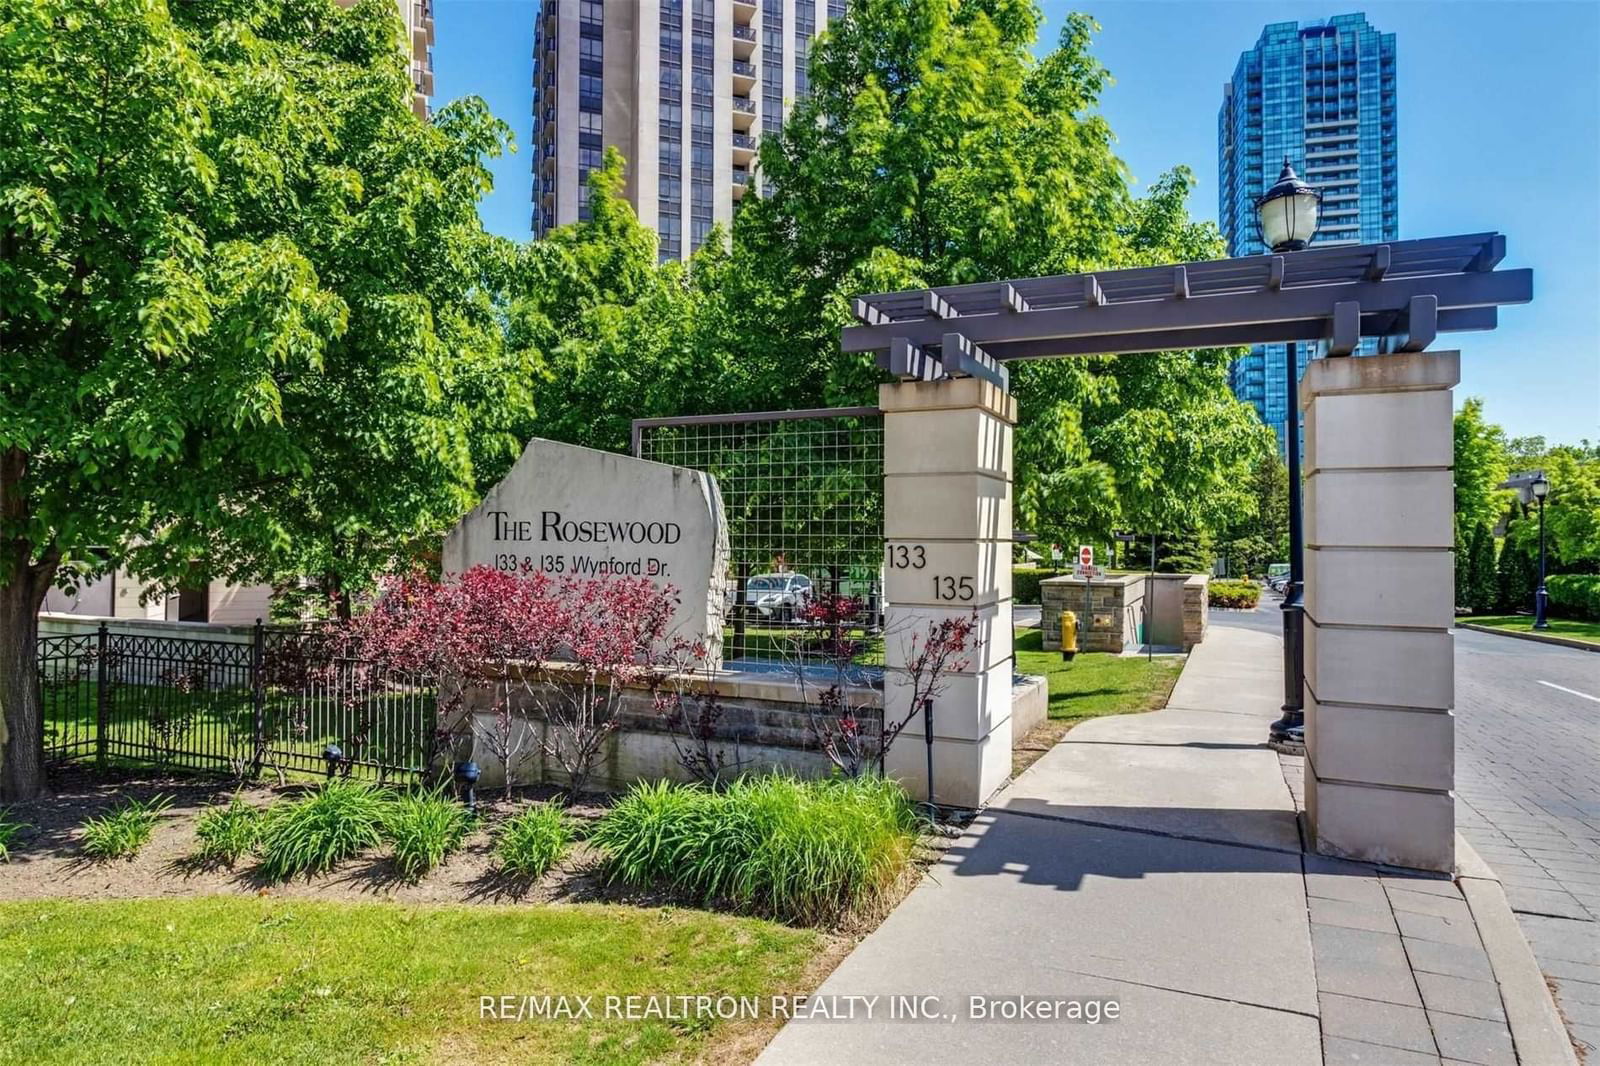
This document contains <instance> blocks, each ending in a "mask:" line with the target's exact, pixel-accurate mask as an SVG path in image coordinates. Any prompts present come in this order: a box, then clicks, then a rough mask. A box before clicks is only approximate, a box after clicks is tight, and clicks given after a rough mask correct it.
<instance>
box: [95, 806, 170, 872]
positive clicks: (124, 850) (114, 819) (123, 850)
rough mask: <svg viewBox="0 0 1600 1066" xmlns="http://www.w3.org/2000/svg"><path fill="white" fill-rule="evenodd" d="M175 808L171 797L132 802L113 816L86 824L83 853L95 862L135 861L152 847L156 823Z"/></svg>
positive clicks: (117, 810) (109, 815) (120, 808)
mask: <svg viewBox="0 0 1600 1066" xmlns="http://www.w3.org/2000/svg"><path fill="white" fill-rule="evenodd" d="M170 806H172V798H171V797H170V796H152V797H151V798H150V799H147V800H137V799H130V800H125V801H123V803H122V805H121V806H119V807H117V808H116V809H115V810H113V811H112V812H111V813H110V814H107V815H104V816H103V817H100V818H90V819H89V820H88V821H86V822H84V823H83V853H84V854H85V855H87V856H89V857H90V858H91V859H98V860H100V861H101V862H106V861H109V860H111V859H131V858H133V857H134V856H135V855H137V854H139V849H140V848H142V847H144V846H145V845H146V844H148V843H150V834H151V833H153V832H154V831H155V828H156V819H157V818H158V817H160V815H161V812H162V811H164V810H166V809H167V808H168V807H170Z"/></svg>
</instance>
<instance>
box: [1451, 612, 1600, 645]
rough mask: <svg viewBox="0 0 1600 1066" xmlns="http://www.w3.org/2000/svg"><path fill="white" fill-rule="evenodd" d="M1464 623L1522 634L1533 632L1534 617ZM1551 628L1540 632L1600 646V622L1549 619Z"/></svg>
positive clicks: (1487, 617)
mask: <svg viewBox="0 0 1600 1066" xmlns="http://www.w3.org/2000/svg"><path fill="white" fill-rule="evenodd" d="M1459 621H1462V622H1471V623H1472V624H1473V625H1475V626H1488V627H1489V628H1490V629H1510V630H1516V631H1518V632H1522V633H1532V632H1533V616H1532V615H1531V614H1497V615H1485V616H1482V617H1478V618H1462V619H1459ZM1549 622H1550V628H1549V629H1543V630H1540V632H1542V633H1548V634H1549V635H1550V636H1552V637H1568V638H1570V639H1572V640H1587V641H1590V642H1592V643H1595V644H1600V622H1576V621H1573V620H1572V619H1570V618H1551V619H1549Z"/></svg>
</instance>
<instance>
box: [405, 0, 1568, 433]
mask: <svg viewBox="0 0 1600 1066" xmlns="http://www.w3.org/2000/svg"><path fill="white" fill-rule="evenodd" d="M609 2H625V0H609ZM1042 7H1043V8H1044V11H1045V18H1046V23H1045V27H1044V30H1043V32H1042V34H1041V38H1040V48H1041V49H1046V48H1049V47H1052V46H1053V45H1054V43H1055V38H1056V34H1057V32H1058V30H1059V28H1060V24H1061V16H1062V15H1063V14H1064V13H1065V12H1067V11H1070V10H1085V11H1088V12H1090V13H1091V14H1092V15H1093V16H1094V17H1095V18H1096V20H1098V21H1099V23H1100V24H1101V26H1102V27H1103V29H1102V32H1101V33H1100V34H1099V35H1098V36H1097V38H1096V42H1095V52H1096V54H1097V55H1098V56H1099V57H1100V59H1101V61H1102V62H1103V63H1104V64H1105V65H1106V66H1107V67H1108V68H1109V69H1110V71H1111V74H1112V76H1113V78H1114V79H1115V81H1116V84H1114V85H1113V86H1112V87H1111V88H1110V89H1109V90H1107V92H1106V94H1105V98H1104V100H1103V102H1102V110H1103V111H1104V112H1105V115H1106V117H1107V119H1109V121H1110V123H1111V127H1112V129H1113V130H1115V131H1116V133H1117V136H1118V145H1117V150H1118V152H1119V154H1120V155H1121V156H1122V158H1123V159H1124V160H1125V161H1126V162H1127V163H1128V166H1129V168H1130V170H1131V171H1132V173H1133V175H1134V177H1135V178H1136V179H1137V180H1138V181H1139V182H1140V185H1141V186H1142V185H1143V184H1144V183H1148V182H1150V181H1154V180H1155V179H1156V178H1157V177H1159V176H1160V174H1161V173H1162V172H1163V171H1164V170H1166V169H1168V168H1169V167H1172V166H1174V165H1176V164H1179V163H1183V164H1186V165H1188V166H1189V167H1190V168H1191V169H1192V170H1193V171H1194V172H1195V176H1196V178H1197V179H1198V184H1197V186H1196V188H1195V192H1194V197H1193V199H1192V201H1191V212H1192V213H1193V214H1194V216H1195V217H1196V218H1201V219H1212V220H1214V219H1215V218H1216V165H1217V163H1216V115H1217V104H1218V102H1219V100H1220V97H1221V92H1222V83H1223V82H1224V81H1225V80H1226V79H1227V78H1228V77H1229V76H1230V75H1231V74H1232V73H1233V66H1234V63H1235V62H1236V61H1237V60H1238V56H1239V53H1240V52H1241V51H1243V50H1244V49H1246V48H1249V47H1250V46H1251V45H1253V44H1254V43H1255V41H1256V38H1257V37H1258V36H1259V35H1260V32H1261V27H1262V26H1263V25H1265V24H1266V23H1268V22H1278V21H1289V20H1299V21H1307V20H1310V19H1315V18H1323V17H1326V16H1329V15H1334V14H1339V13H1342V12H1346V11H1351V10H1360V11H1364V12H1365V13H1366V15H1367V18H1368V21H1370V22H1371V23H1372V24H1373V25H1374V26H1376V27H1377V28H1378V29H1379V30H1380V31H1382V32H1385V33H1394V34H1396V35H1397V38H1398V40H1397V47H1398V51H1399V92H1400V104H1399V112H1400V236H1401V238H1402V239H1406V238H1413V237H1430V236H1443V235H1449V234H1455V233H1471V232H1477V231H1480V230H1499V231H1501V232H1503V233H1505V234H1506V235H1507V245H1508V250H1507V256H1506V261H1505V263H1504V264H1503V266H1507V267H1532V268H1533V270H1534V302H1533V303H1531V304H1528V305H1525V306H1521V307H1508V308H1503V309H1502V310H1501V312H1500V328H1499V329H1498V330H1497V331H1495V332H1494V333H1465V334H1452V335H1447V336H1446V337H1445V338H1444V339H1443V340H1442V341H1441V343H1440V344H1438V345H1435V347H1442V346H1444V345H1446V344H1453V345H1459V347H1460V348H1461V352H1462V381H1461V386H1460V387H1459V388H1458V390H1457V395H1458V397H1462V396H1483V397H1484V398H1485V399H1486V401H1487V406H1488V411H1487V413H1488V416H1489V417H1490V418H1491V419H1493V420H1494V421H1497V422H1499V423H1501V424H1502V425H1504V426H1505V427H1506V429H1507V431H1508V432H1510V433H1511V434H1512V435H1514V436H1516V435H1525V434H1534V433H1539V434H1543V435H1545V436H1546V437H1548V438H1549V439H1550V440H1551V441H1552V442H1556V441H1576V440H1578V439H1579V438H1583V437H1587V438H1589V439H1591V440H1594V439H1600V65H1597V63H1596V60H1595V57H1596V55H1597V54H1600V4H1596V3H1593V2H1592V0H1573V2H1547V0H1517V2H1514V3H1513V2H1494V3H1476V2H1469V0H1445V2H1425V0H1406V2H1398V3H1368V4H1364V5H1359V6H1353V7H1347V6H1325V5H1317V4H1307V3H1257V2H1253V0H1231V2H1207V0H1100V2H1094V0H1075V2H1061V0H1045V2H1044V3H1043V4H1042ZM436 8H437V12H438V14H437V21H438V42H437V44H436V45H435V48H434V63H435V68H436V83H437V87H438V90H439V99H440V100H450V99H453V98H455V97H457V96H463V95H467V94H470V93H476V94H478V95H480V96H482V97H484V99H486V100H487V101H488V102H489V106H490V108H491V109H492V110H493V111H494V113H495V114H496V115H498V116H499V117H500V118H502V119H503V120H505V121H506V122H507V123H509V124H510V125H511V126H512V128H513V129H514V130H515V131H516V138H517V143H518V145H520V146H526V145H527V144H528V142H529V136H530V133H531V119H530V114H529V109H530V106H531V97H532V93H531V88H530V82H531V53H532V50H533V13H534V11H535V9H536V4H534V3H533V0H436ZM528 166H529V158H528V155H527V154H526V152H525V151H523V152H519V153H518V154H517V155H514V156H510V157H508V158H506V159H502V160H500V161H499V164H498V165H497V166H496V168H495V172H496V189H495V192H494V194H493V196H491V197H490V198H489V200H488V201H486V203H485V204H484V207H483V216H484V221H485V224H486V225H488V227H489V228H490V229H491V230H493V231H495V232H497V233H502V234H504V235H506V236H508V237H514V238H517V239H525V238H526V237H527V236H528V193H529V187H530V177H529V172H528Z"/></svg>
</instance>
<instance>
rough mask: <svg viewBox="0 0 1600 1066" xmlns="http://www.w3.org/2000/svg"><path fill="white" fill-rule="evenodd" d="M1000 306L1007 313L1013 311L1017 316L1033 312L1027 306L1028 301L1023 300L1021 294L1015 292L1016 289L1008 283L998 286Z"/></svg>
mask: <svg viewBox="0 0 1600 1066" xmlns="http://www.w3.org/2000/svg"><path fill="white" fill-rule="evenodd" d="M1000 305H1001V306H1002V307H1004V308H1005V309H1006V310H1007V311H1015V312H1017V313H1018V314H1023V313H1026V312H1028V311H1031V310H1033V308H1031V307H1029V306H1028V301H1027V300H1024V299H1023V298H1022V294H1021V293H1020V292H1018V291H1017V287H1016V286H1015V285H1013V284H1011V283H1010V282H1009V281H1008V282H1006V283H1005V284H1004V285H1002V286H1000Z"/></svg>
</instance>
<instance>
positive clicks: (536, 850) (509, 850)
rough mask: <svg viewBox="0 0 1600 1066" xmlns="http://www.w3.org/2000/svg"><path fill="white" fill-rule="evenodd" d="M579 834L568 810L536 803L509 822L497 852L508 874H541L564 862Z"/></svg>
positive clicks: (502, 832) (501, 831)
mask: <svg viewBox="0 0 1600 1066" xmlns="http://www.w3.org/2000/svg"><path fill="white" fill-rule="evenodd" d="M576 837H577V829H576V826H575V825H574V824H573V821H572V819H571V818H569V817H568V816H567V814H566V812H565V811H563V810H562V809H561V808H560V807H556V806H553V805H551V804H548V803H536V804H534V805H533V806H532V807H529V808H528V809H527V810H525V811H523V812H522V813H521V814H519V815H517V816H516V817H514V818H511V819H509V820H508V821H507V822H506V824H505V827H504V828H503V829H501V830H500V840H499V842H498V843H496V844H495V848H494V853H495V855H496V857H498V858H499V860H500V866H501V868H502V869H504V870H505V871H506V873H508V874H511V875H512V876H514V877H529V878H532V877H540V876H542V875H543V874H544V872H545V871H546V870H548V869H550V867H552V866H554V865H555V864H556V863H558V862H560V861H561V859H562V857H563V856H564V855H566V853H567V850H568V849H569V848H571V847H572V842H573V840H574V839H576Z"/></svg>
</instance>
